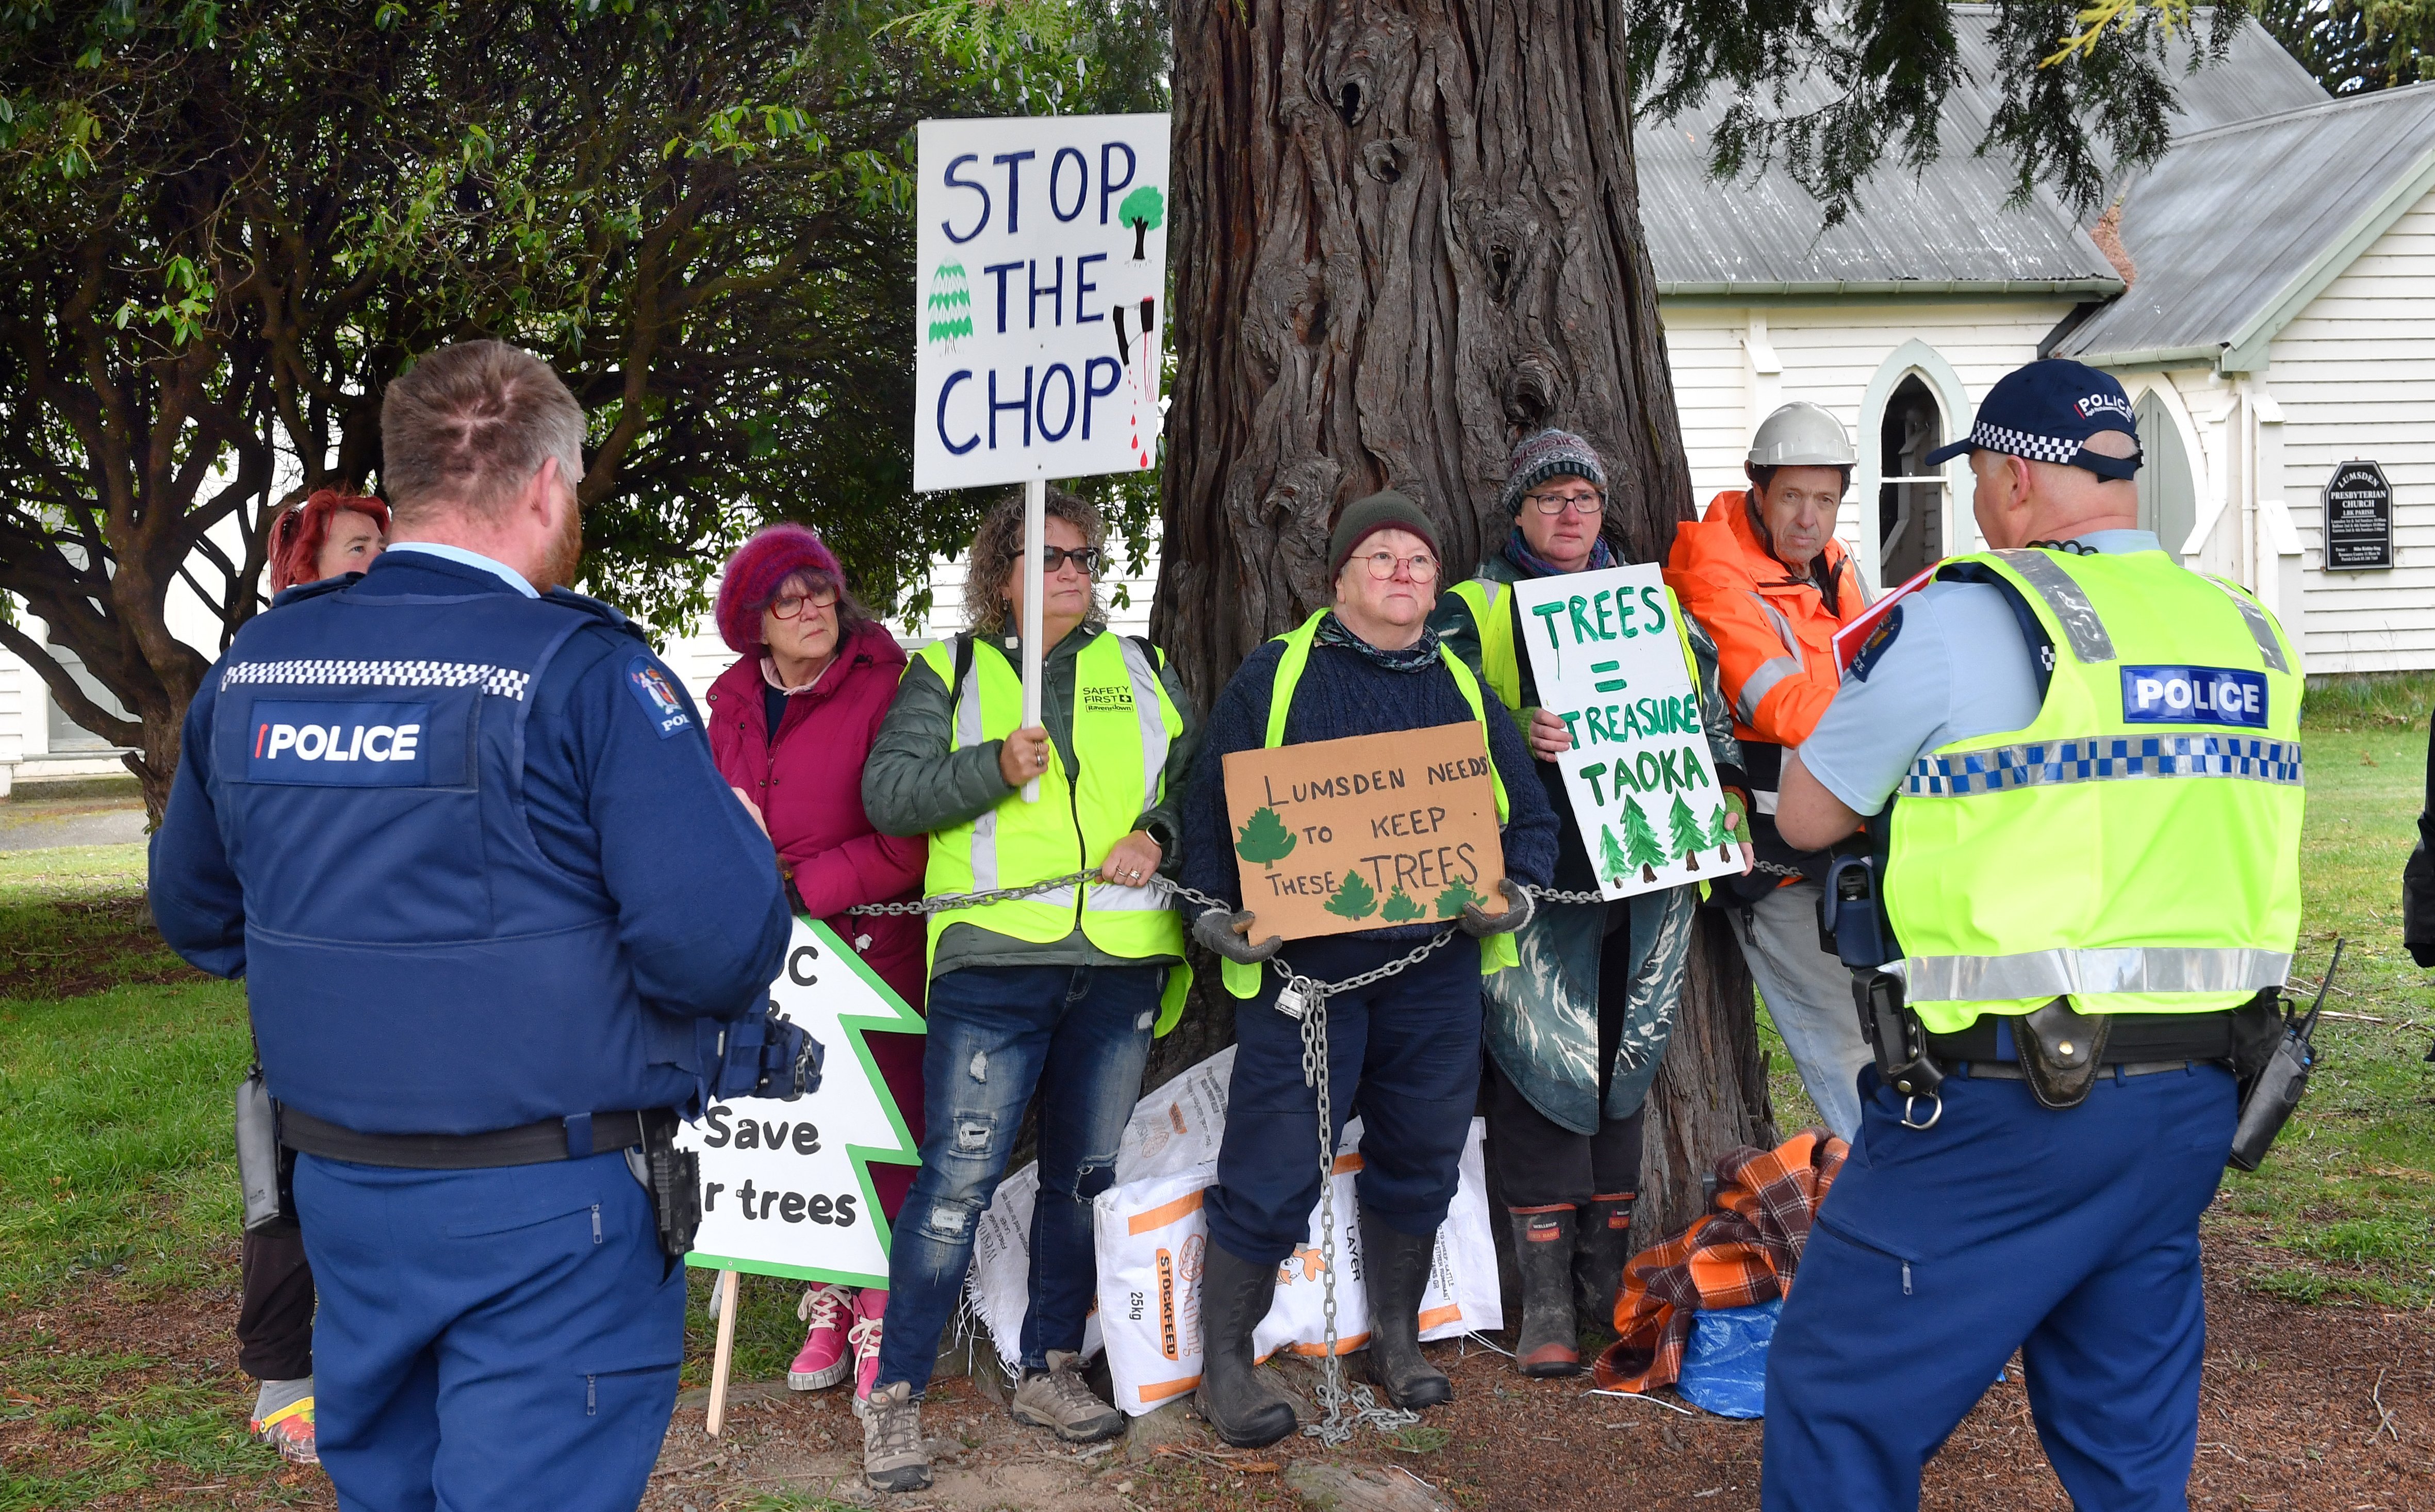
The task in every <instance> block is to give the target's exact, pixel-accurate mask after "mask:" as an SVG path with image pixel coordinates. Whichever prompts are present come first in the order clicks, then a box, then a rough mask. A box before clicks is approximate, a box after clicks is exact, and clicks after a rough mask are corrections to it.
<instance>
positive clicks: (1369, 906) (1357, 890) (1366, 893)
mask: <svg viewBox="0 0 2435 1512" xmlns="http://www.w3.org/2000/svg"><path fill="white" fill-rule="evenodd" d="M1326 906H1327V912H1330V913H1333V914H1335V915H1337V916H1338V918H1347V919H1366V918H1368V917H1369V916H1370V915H1371V914H1373V913H1375V912H1378V890H1377V889H1376V888H1374V887H1372V886H1371V885H1370V884H1369V883H1368V882H1365V881H1363V880H1362V879H1361V874H1360V873H1359V872H1356V871H1350V870H1348V871H1346V872H1345V874H1344V880H1343V881H1342V882H1340V883H1338V885H1337V889H1336V892H1335V893H1334V895H1331V896H1330V897H1329V898H1328V900H1327V905H1326Z"/></svg>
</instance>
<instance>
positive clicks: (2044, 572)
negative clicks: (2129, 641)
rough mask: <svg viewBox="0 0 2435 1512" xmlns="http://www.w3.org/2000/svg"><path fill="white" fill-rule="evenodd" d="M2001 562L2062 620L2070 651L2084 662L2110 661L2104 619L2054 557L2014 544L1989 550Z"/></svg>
mask: <svg viewBox="0 0 2435 1512" xmlns="http://www.w3.org/2000/svg"><path fill="white" fill-rule="evenodd" d="M1989 554H1990V555H1991V556H1993V557H1995V560H1996V561H1998V562H2001V563H2002V564H2004V565H2006V566H2008V567H2010V568H2012V570H2013V571H2014V572H2017V573H2019V574H2020V575H2021V576H2022V577H2024V578H2027V579H2028V580H2029V586H2030V587H2032V588H2035V589H2036V590H2037V591H2038V597H2039V598H2041V599H2044V600H2046V607H2047V608H2048V609H2051V610H2053V611H2054V617H2056V618H2057V619H2060V620H2062V621H2063V633H2064V637H2065V638H2066V639H2068V640H2069V641H2070V642H2071V653H2072V654H2073V655H2074V656H2077V657H2079V658H2080V659H2081V661H2083V662H2110V661H2112V660H2113V659H2114V637H2113V636H2112V635H2109V634H2106V633H2105V621H2104V620H2102V619H2099V618H2098V617H2097V606H2096V605H2095V604H2093V603H2090V602H2089V601H2088V595H2086V594H2084V593H2082V592H2081V591H2080V584H2079V583H2077V582H2072V581H2071V575H2070V574H2069V573H2066V572H2064V569H2063V568H2061V567H2059V566H2056V565H2055V560H2054V558H2052V557H2050V556H2048V555H2046V553H2045V552H2044V551H2034V550H2030V549H2029V548H2028V547H2015V548H2013V549H2012V550H2008V551H1995V552H1990V553H1989Z"/></svg>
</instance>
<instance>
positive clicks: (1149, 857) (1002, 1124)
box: [862, 489, 1198, 1491]
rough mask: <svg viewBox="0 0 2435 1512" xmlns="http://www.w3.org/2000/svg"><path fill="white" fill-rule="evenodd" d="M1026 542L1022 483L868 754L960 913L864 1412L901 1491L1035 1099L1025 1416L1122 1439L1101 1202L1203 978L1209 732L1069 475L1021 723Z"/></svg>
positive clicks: (939, 926) (903, 826) (934, 877)
mask: <svg viewBox="0 0 2435 1512" xmlns="http://www.w3.org/2000/svg"><path fill="white" fill-rule="evenodd" d="M1023 534H1024V532H1023V500H1022V497H1021V495H1015V496H1014V497H1012V498H1010V499H1008V500H1006V501H1005V502H1004V503H1002V504H1000V505H999V506H998V507H997V508H996V509H995V510H993V511H992V512H991V513H990V514H989V516H988V517H987V518H985V519H984V520H983V521H982V522H981V528H980V530H979V531H978V532H977V533H976V535H975V536H974V538H973V546H972V554H971V556H970V557H969V558H968V559H967V560H968V561H969V563H970V571H971V575H970V577H969V579H968V580H967V585H966V588H965V609H966V614H967V617H968V618H969V619H970V620H971V621H972V625H973V628H972V629H971V630H970V631H968V632H967V633H965V634H961V635H958V636H956V637H954V638H953V639H949V640H941V641H937V642H934V643H932V644H931V645H929V646H926V647H924V649H923V650H922V652H920V653H919V654H918V655H916V656H915V657H914V658H913V661H912V664H911V665H910V666H908V667H907V668H906V669H905V677H904V681H903V682H902V683H901V684H899V685H898V687H897V692H896V700H895V702H894V703H893V704H890V705H889V710H888V717H887V719H886V720H885V721H883V722H882V723H881V725H880V729H879V736H878V739H877V740H876V741H874V742H873V744H872V750H871V756H870V757H869V758H868V759H867V760H866V761H865V763H864V765H863V781H862V801H863V808H864V809H865V810H866V811H867V812H868V813H869V814H870V815H871V822H872V825H873V826H876V827H877V828H878V829H879V830H880V832H881V833H883V834H892V835H914V834H923V833H927V834H928V836H929V837H930V861H929V873H928V877H927V878H926V879H925V881H924V892H925V894H926V895H927V896H928V897H929V898H930V899H932V900H933V901H934V903H936V904H937V905H938V906H939V912H933V913H931V915H930V918H929V951H930V998H929V1005H928V1019H929V1042H928V1044H927V1046H926V1047H925V1049H924V1054H923V1081H924V1087H925V1092H924V1097H925V1099H926V1102H925V1106H924V1119H925V1121H926V1124H927V1132H926V1136H925V1138H924V1139H923V1141H922V1169H921V1172H920V1173H919V1174H918V1175H916V1176H915V1177H914V1178H913V1190H911V1191H910V1192H909V1193H907V1196H906V1199H905V1208H904V1211H903V1213H902V1214H901V1215H900V1216H899V1217H898V1219H897V1223H896V1227H895V1230H894V1232H893V1234H892V1235H891V1238H890V1248H889V1265H888V1271H889V1297H888V1307H887V1319H886V1322H885V1325H884V1328H883V1330H882V1333H881V1336H880V1342H879V1354H878V1362H877V1375H876V1377H875V1379H874V1381H873V1383H872V1390H871V1393H870V1396H869V1399H868V1403H867V1405H866V1406H865V1408H864V1411H863V1473H864V1475H865V1477H866V1478H867V1479H868V1480H869V1481H870V1483H871V1485H872V1486H873V1487H875V1488H877V1489H880V1490H891V1491H906V1490H917V1489H920V1488H921V1487H923V1486H928V1485H929V1484H930V1464H929V1459H928V1457H927V1454H926V1453H925V1451H924V1448H923V1440H922V1429H921V1406H922V1393H923V1390H924V1387H926V1386H927V1385H928V1384H929V1381H930V1365H931V1362H932V1361H933V1360H934V1359H935V1358H936V1357H937V1355H938V1352H939V1338H940V1335H941V1332H942V1331H943V1330H945V1328H946V1326H947V1323H948V1320H949V1319H950V1318H952V1317H953V1316H954V1315H955V1312H956V1309H957V1308H958V1305H959V1304H960V1303H961V1300H962V1297H963V1292H964V1276H965V1273H966V1271H967V1270H969V1269H970V1268H971V1264H972V1254H973V1230H974V1227H975V1225H977V1224H978V1223H979V1222H980V1217H981V1214H982V1213H983V1212H985V1211H987V1210H988V1208H989V1205H990V1199H991V1197H992V1196H993V1194H994V1193H995V1192H996V1190H997V1184H998V1178H999V1177H1000V1176H1002V1175H1003V1174H1005V1172H1006V1165H1007V1159H1008V1157H1009V1156H1010V1155H1012V1154H1013V1151H1014V1146H1015V1140H1016V1138H1017V1136H1018V1135H1019V1134H1020V1133H1021V1131H1022V1125H1023V1115H1024V1109H1025V1108H1026V1107H1027V1106H1028V1104H1030V1102H1031V1100H1032V1093H1033V1091H1034V1090H1035V1089H1037V1090H1038V1091H1039V1093H1040V1137H1039V1148H1040V1187H1039V1192H1038V1195H1037V1197H1036V1198H1035V1200H1034V1203H1033V1206H1032V1215H1031V1280H1030V1294H1031V1295H1030V1307H1029V1310H1028V1312H1027V1313H1026V1314H1025V1317H1024V1324H1023V1339H1022V1351H1023V1361H1022V1379H1021V1380H1020V1381H1019V1382H1017V1383H1016V1386H1015V1391H1014V1397H1013V1399H1012V1400H1011V1401H1010V1403H1009V1404H1008V1406H1009V1410H1010V1412H1011V1413H1012V1414H1013V1416H1014V1417H1015V1418H1016V1420H1018V1421H1020V1422H1026V1423H1030V1424H1032V1425H1034V1426H1036V1427H1041V1428H1046V1429H1049V1430H1051V1431H1052V1432H1054V1433H1055V1434H1057V1435H1058V1436H1059V1437H1061V1438H1063V1439H1065V1440H1067V1441H1069V1442H1075V1443H1082V1442H1089V1441H1091V1440H1094V1439H1100V1438H1106V1437H1109V1436H1111V1435H1113V1434H1119V1433H1122V1432H1123V1431H1124V1421H1125V1420H1124V1415H1123V1414H1121V1413H1119V1412H1117V1411H1116V1409H1115V1408H1114V1407H1113V1406H1111V1405H1110V1404H1109V1403H1108V1402H1106V1401H1104V1400H1102V1399H1099V1398H1098V1396H1097V1394H1095V1393H1094V1392H1093V1391H1092V1390H1091V1388H1090V1387H1089V1386H1088V1385H1087V1384H1085V1383H1084V1382H1083V1380H1082V1376H1081V1372H1080V1369H1079V1365H1080V1363H1081V1350H1082V1329H1083V1325H1084V1322H1085V1321H1086V1320H1087V1319H1088V1317H1089V1315H1090V1312H1091V1303H1092V1298H1093V1297H1094V1295H1096V1294H1097V1279H1098V1272H1097V1263H1096V1261H1095V1260H1094V1259H1093V1248H1092V1231H1091V1204H1092V1199H1094V1198H1096V1197H1097V1196H1098V1194H1099V1193H1100V1192H1102V1191H1105V1190H1107V1189H1108V1188H1109V1187H1110V1186H1111V1185H1113V1184H1114V1180H1115V1170H1116V1145H1117V1141H1118V1139H1119V1138H1120V1137H1121V1136H1122V1135H1123V1134H1124V1129H1125V1122H1126V1121H1127V1120H1128V1119H1129V1118H1131V1114H1132V1109H1133V1104H1134V1102H1135V1101H1136V1100H1137V1099H1138V1098H1139V1097H1140V1095H1141V1081H1142V1069H1143V1067H1144V1066H1145V1065H1146V1064H1147V1063H1148V1057H1149V1047H1150V1038H1151V1035H1152V1034H1153V1033H1157V1034H1164V1033H1166V1031H1167V1029H1169V1028H1171V1027H1172V1026H1173V1024H1174V1022H1175V1019H1176V1017H1177V1015H1178V1014H1179V1013H1180V1012H1181V1011H1182V1007H1183V995H1184V992H1185V990H1186V988H1187V987H1188V986H1189V983H1190V976H1189V973H1188V972H1187V970H1186V969H1185V966H1184V964H1183V918H1182V915H1180V914H1178V913H1177V912H1175V911H1174V910H1173V909H1172V908H1171V907H1170V906H1169V904H1168V901H1167V896H1166V893H1165V891H1164V890H1163V889H1162V888H1160V887H1158V886H1157V885H1155V884H1156V883H1157V882H1158V880H1159V878H1160V877H1161V876H1162V875H1163V874H1164V875H1172V873H1173V871H1174V869H1175V866H1176V864H1177V862H1178V860H1180V858H1181V855H1182V853H1183V845H1182V843H1181V839H1180V834H1179V832H1180V830H1181V828H1182V826H1181V825H1180V824H1179V822H1178V816H1177V812H1176V808H1175V805H1176V801H1177V800H1178V799H1180V797H1181V795H1182V791H1183V778H1184V774H1185V773H1187V772H1188V771H1189V770H1190V768H1191V762H1192V755H1193V751H1194V749H1195V745H1196V741H1197V739H1198V737H1197V734H1196V727H1195V721H1193V719H1192V716H1191V713H1190V710H1191V704H1189V703H1188V702H1187V701H1186V700H1185V698H1184V696H1183V685H1182V684H1181V683H1180V682H1178V681H1177V680H1176V677H1175V674H1174V673H1173V672H1172V671H1171V670H1169V669H1167V666H1166V656H1165V655H1164V654H1163V653H1162V652H1158V651H1157V650H1156V649H1155V648H1153V647H1151V646H1150V645H1149V644H1148V642H1146V641H1142V640H1137V639H1135V638H1133V637H1132V636H1130V635H1120V634H1116V633H1115V632H1114V631H1111V630H1110V629H1108V628H1107V625H1106V623H1105V615H1104V612H1103V611H1102V609H1101V607H1100V605H1099V601H1098V594H1097V587H1096V585H1095V583H1094V581H1093V575H1094V574H1095V573H1096V572H1097V569H1098V566H1099V563H1100V560H1101V551H1102V549H1103V547H1102V542H1103V540H1104V538H1105V529H1104V527H1103V526H1102V525H1101V523H1100V518H1099V513H1098V511H1097V510H1096V509H1094V508H1093V507H1092V506H1091V504H1090V503H1089V502H1088V501H1087V500H1084V499H1081V498H1078V497H1076V496H1075V495H1071V494H1067V493H1065V492H1063V491H1062V490H1060V489H1050V490H1049V491H1048V497H1047V516H1046V520H1045V551H1046V554H1045V560H1044V561H1043V563H1042V568H1041V587H1042V597H1041V605H1040V610H1041V615H1040V619H1041V640H1042V642H1043V644H1044V653H1043V657H1042V671H1043V680H1042V686H1041V722H1040V723H1039V724H1036V725H1029V726H1027V725H1025V724H1024V723H1023V674H1022V666H1023V652H1022V644H1021V641H1020V640H1019V639H1018V638H1017V633H1018V631H1019V629H1020V627H1021V626H1022V624H1023V587H1024V584H1023V578H1024V571H1023V562H1022V549H1023ZM1032 782H1037V783H1038V784H1039V785H1040V787H1039V797H1038V800H1037V801H1036V802H1029V803H1027V802H1026V801H1025V800H1024V796H1023V789H1024V788H1025V787H1026V786H1027V785H1028V784H1029V783H1032ZM1079 873H1088V874H1089V876H1088V877H1087V878H1085V879H1082V880H1079V881H1076V880H1071V878H1075V877H1076V875H1077V874H1079ZM1044 886H1045V891H1035V892H1032V893H1030V894H1029V895H1026V896H1021V897H1011V898H1005V899H1001V900H998V901H993V902H973V903H958V902H956V901H954V900H955V899H958V898H959V897H962V896H964V895H971V894H976V893H988V892H993V891H1001V890H1010V889H1012V890H1021V889H1040V888H1043V887H1044Z"/></svg>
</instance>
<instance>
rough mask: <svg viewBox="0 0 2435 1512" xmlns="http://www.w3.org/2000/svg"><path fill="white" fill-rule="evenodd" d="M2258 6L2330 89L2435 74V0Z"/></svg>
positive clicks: (2306, 0) (2266, 1) (2321, 0)
mask: <svg viewBox="0 0 2435 1512" xmlns="http://www.w3.org/2000/svg"><path fill="white" fill-rule="evenodd" d="M2254 9H2256V12H2257V20H2258V23H2259V25H2261V26H2264V27H2265V28H2266V29H2267V30H2268V31H2270V32H2271V33H2273V35H2274V40H2275V41H2277V42H2279V43H2282V44H2283V46H2284V49H2285V50H2286V51H2288V53H2290V55H2291V56H2292V57H2294V58H2296V59H2298V60H2299V61H2300V65H2301V66H2302V67H2303V68H2305V69H2306V70H2307V71H2308V72H2309V73H2311V74H2313V75H2315V76H2316V78H2317V82H2319V83H2321V84H2323V85H2324V86H2325V89H2326V92H2327V93H2329V94H2334V95H2361V94H2365V93H2367V92H2368V91H2370V90H2376V89H2386V88H2390V87H2392V86H2394V85H2399V84H2412V83H2416V82H2418V81H2420V80H2421V79H2426V78H2435V0H2254Z"/></svg>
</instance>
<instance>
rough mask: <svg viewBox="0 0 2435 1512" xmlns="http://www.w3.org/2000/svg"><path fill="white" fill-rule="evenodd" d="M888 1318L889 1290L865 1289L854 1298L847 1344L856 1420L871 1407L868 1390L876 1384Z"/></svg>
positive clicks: (879, 1287)
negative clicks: (849, 1349) (852, 1367)
mask: <svg viewBox="0 0 2435 1512" xmlns="http://www.w3.org/2000/svg"><path fill="white" fill-rule="evenodd" d="M887 1315H888V1288H886V1287H884V1286H866V1287H864V1288H863V1289H862V1291H861V1293H860V1295H856V1296H855V1299H854V1327H852V1328H850V1329H848V1330H846V1334H845V1338H846V1344H847V1345H848V1346H849V1347H851V1348H852V1350H853V1359H854V1415H855V1416H856V1417H859V1416H862V1415H863V1413H864V1412H865V1411H866V1410H868V1409H869V1408H870V1406H871V1388H872V1386H874V1385H876V1384H877V1383H878V1382H879V1339H880V1335H881V1333H882V1332H883V1331H884V1329H885V1320H886V1318H887Z"/></svg>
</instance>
